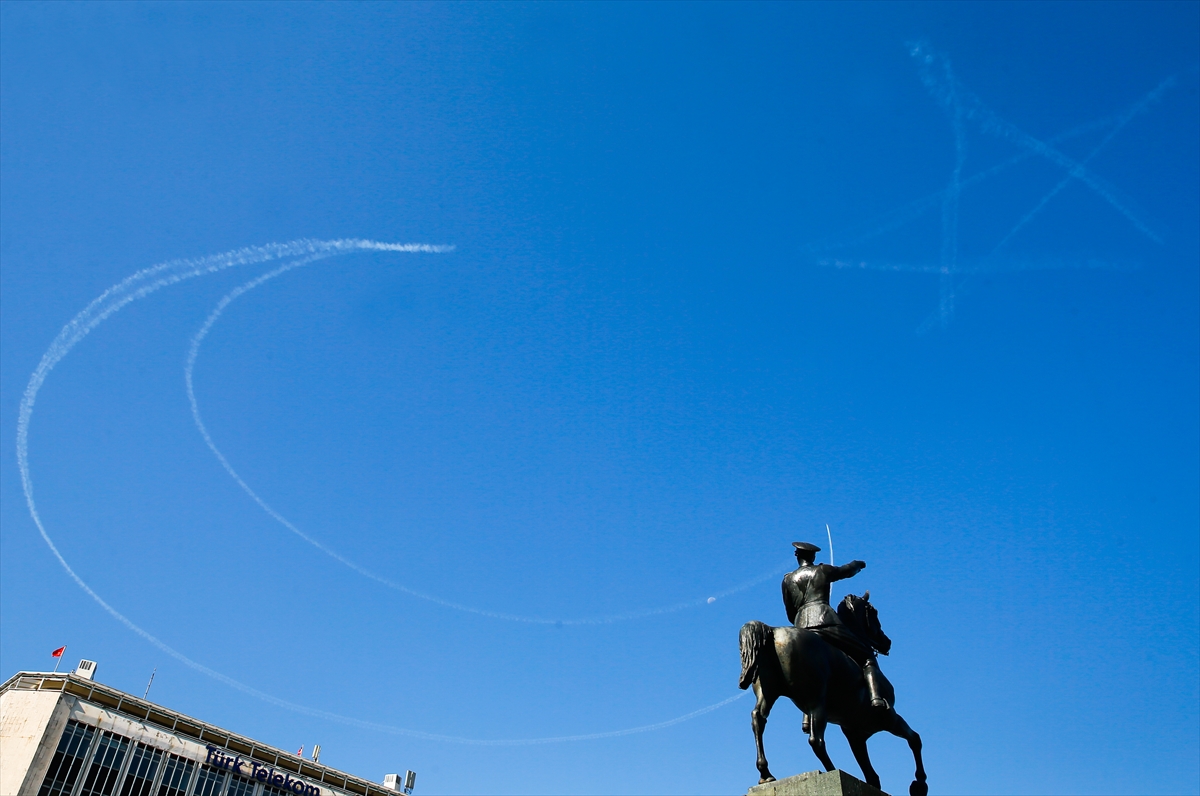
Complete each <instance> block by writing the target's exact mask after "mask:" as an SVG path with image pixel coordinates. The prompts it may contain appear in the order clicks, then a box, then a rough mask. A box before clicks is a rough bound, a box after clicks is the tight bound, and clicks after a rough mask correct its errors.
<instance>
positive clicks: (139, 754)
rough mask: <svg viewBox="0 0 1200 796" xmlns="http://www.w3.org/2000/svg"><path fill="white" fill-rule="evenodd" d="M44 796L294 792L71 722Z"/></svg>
mask: <svg viewBox="0 0 1200 796" xmlns="http://www.w3.org/2000/svg"><path fill="white" fill-rule="evenodd" d="M38 796H292V795H291V794H288V793H286V792H285V791H283V790H281V789H280V788H277V787H275V786H273V785H268V784H264V783H261V782H256V781H255V780H254V779H251V778H249V777H244V776H242V775H240V774H235V773H233V772H231V771H224V770H222V769H220V768H216V767H213V766H209V765H203V764H202V765H197V764H196V762H195V761H194V760H187V759H184V758H182V757H179V756H178V755H173V754H168V753H165V752H163V751H162V750H161V749H155V748H154V747H152V746H147V745H146V744H144V743H138V742H135V741H132V740H131V739H129V738H125V737H124V736H121V735H117V734H116V733H113V732H109V731H108V730H97V729H96V728H95V727H89V726H87V725H86V724H80V723H79V722H77V721H68V722H67V727H66V729H65V730H63V734H62V738H60V739H59V742H58V748H57V749H56V750H55V752H54V758H53V759H52V760H51V761H50V768H49V769H48V770H47V771H46V778H45V779H44V780H42V787H41V788H40V789H39V790H38Z"/></svg>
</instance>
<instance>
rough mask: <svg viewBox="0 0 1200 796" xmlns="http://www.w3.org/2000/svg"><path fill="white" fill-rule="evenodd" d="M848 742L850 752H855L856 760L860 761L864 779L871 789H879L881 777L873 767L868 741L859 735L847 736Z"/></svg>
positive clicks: (859, 765)
mask: <svg viewBox="0 0 1200 796" xmlns="http://www.w3.org/2000/svg"><path fill="white" fill-rule="evenodd" d="M846 740H847V741H848V742H849V744H850V751H851V752H854V759H855V760H857V761H858V767H859V768H860V769H862V773H863V779H864V780H866V782H867V784H868V785H870V786H871V787H873V788H878V787H879V775H878V774H876V773H875V769H874V768H873V767H872V766H871V756H870V755H869V754H867V739H866V738H864V737H862V736H858V735H856V736H851V735H846Z"/></svg>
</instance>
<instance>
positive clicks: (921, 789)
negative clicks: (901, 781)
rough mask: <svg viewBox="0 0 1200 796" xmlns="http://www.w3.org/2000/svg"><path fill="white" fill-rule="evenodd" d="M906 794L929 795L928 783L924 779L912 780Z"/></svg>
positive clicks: (914, 795) (910, 795)
mask: <svg viewBox="0 0 1200 796" xmlns="http://www.w3.org/2000/svg"><path fill="white" fill-rule="evenodd" d="M908 796H929V785H928V784H926V783H925V781H924V780H915V779H914V780H913V784H911V785H909V786H908Z"/></svg>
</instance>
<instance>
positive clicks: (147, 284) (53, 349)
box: [17, 239, 745, 746]
mask: <svg viewBox="0 0 1200 796" xmlns="http://www.w3.org/2000/svg"><path fill="white" fill-rule="evenodd" d="M453 248H454V247H452V246H432V245H429V244H424V243H407V244H399V243H378V242H375V241H370V240H361V239H343V240H332V241H316V240H307V239H305V240H297V241H292V242H290V243H279V244H269V245H266V246H252V247H247V248H243V249H238V250H235V251H232V252H226V253H224V254H217V255H213V256H211V257H203V258H199V259H190V260H172V261H170V262H166V263H161V264H159V265H156V266H152V267H150V268H145V269H143V270H141V271H138V272H137V273H135V274H133V275H132V276H129V277H128V278H126V279H124V280H123V281H121V282H119V283H117V284H116V285H113V286H112V287H110V288H109V289H108V290H106V291H104V292H103V293H102V294H100V296H99V297H97V298H96V299H95V300H93V301H92V302H91V303H90V304H88V306H87V307H85V308H84V309H83V310H82V311H81V312H80V313H79V314H77V315H76V316H75V317H74V318H72V319H71V321H70V322H69V323H68V324H67V325H66V326H64V327H63V329H62V331H61V332H59V333H58V336H57V337H55V338H54V341H53V342H52V343H51V344H50V347H49V348H48V349H47V350H46V353H45V354H43V355H42V358H41V361H40V362H38V366H37V368H35V369H34V371H33V374H32V375H31V376H30V377H29V383H28V384H27V385H26V387H25V393H24V395H22V397H21V406H20V412H19V414H18V419H17V467H18V469H19V470H20V473H21V488H22V490H23V491H24V494H25V503H26V506H27V507H28V509H29V515H30V517H32V518H33V522H34V525H36V526H37V529H38V533H39V534H40V535H41V537H42V540H43V541H44V542H45V543H46V546H47V547H49V548H50V552H51V553H52V554H53V555H54V557H55V559H57V560H58V563H59V564H60V565H61V566H62V568H63V570H64V571H66V573H67V575H68V576H70V578H71V580H73V581H75V584H76V585H77V586H79V588H81V589H82V590H83V591H84V592H85V593H86V594H87V595H88V596H89V597H91V598H92V599H93V600H94V601H95V602H96V604H97V605H99V606H100V607H101V608H103V609H104V611H105V612H106V613H108V614H109V615H110V616H112V617H113V618H114V619H116V620H117V621H118V622H120V623H121V624H122V625H124V626H125V627H126V628H128V629H129V630H131V631H132V632H134V633H136V634H137V635H138V636H140V637H142V638H143V639H145V640H146V641H147V642H149V643H150V644H151V645H153V646H154V647H156V648H157V649H159V650H161V651H162V652H164V653H166V654H167V655H169V656H171V657H172V658H174V659H175V660H177V661H179V662H180V663H182V664H184V665H185V666H187V667H188V668H190V669H192V670H194V671H197V672H200V673H201V674H204V675H206V676H208V677H211V678H212V679H214V680H217V681H218V682H220V683H223V684H225V685H227V686H229V687H231V688H234V689H236V690H238V691H241V692H242V693H244V694H248V695H250V696H253V697H256V698H257V699H261V700H263V701H264V702H268V703H270V704H272V705H276V706H278V707H281V708H285V709H287V710H290V711H293V712H296V713H301V714H304V715H308V716H314V717H317V718H322V719H326V720H329V721H335V722H338V723H340V724H347V725H351V726H355V727H361V728H364V729H370V730H375V731H379V732H387V733H391V734H395V735H405V736H408V737H412V738H421V739H425V740H431V741H444V742H448V743H461V744H474V745H485V746H522V745H532V744H547V743H562V742H567V741H587V740H598V739H601V738H615V737H619V736H623V735H632V734H635V733H641V732H650V731H652V730H658V729H663V728H665V727H670V726H672V725H675V724H679V723H681V722H685V721H688V720H689V719H693V718H696V717H697V716H702V715H704V714H705V713H709V712H711V711H714V710H717V709H718V708H721V707H724V706H725V705H727V704H729V703H730V702H733V701H734V700H736V699H738V698H740V697H742V696H744V695H745V694H744V692H743V693H739V694H737V695H735V696H732V697H729V698H728V699H725V700H722V701H721V702H717V703H714V704H712V705H708V706H706V707H703V708H700V709H698V710H694V711H692V712H691V713H687V714H684V715H683V716H677V717H675V718H673V719H668V720H667V721H662V722H658V723H655V724H646V725H642V726H638V727H629V728H626V729H621V730H610V731H608V732H599V733H589V734H584V735H563V736H555V737H546V738H518V739H511V740H492V739H481V738H465V737H461V736H455V735H440V734H437V733H429V732H422V731H420V730H411V729H407V728H404V727H396V726H393V725H389V724H379V723H376V722H370V721H364V720H362V719H356V718H353V717H350V716H343V715H341V714H338V713H331V712H329V711H324V710H318V709H316V708H310V707H307V706H305V705H300V704H297V703H295V702H290V701H288V700H286V699H281V698H279V697H277V696H274V695H272V694H268V693H266V692H265V691H260V690H258V689H257V688H253V687H252V686H249V685H246V684H245V683H242V682H240V681H238V680H235V679H233V678H232V677H230V676H228V675H226V674H223V673H221V672H218V671H217V670H215V669H211V668H209V667H208V666H205V665H204V664H202V663H200V662H199V661H195V660H192V659H191V658H189V657H188V656H186V655H184V654H183V653H182V652H179V651H178V650H176V649H175V648H174V647H172V646H170V645H169V644H167V643H166V642H164V641H162V640H161V639H159V638H158V637H157V636H155V635H153V634H152V633H150V632H149V631H147V630H145V629H143V628H142V627H140V626H139V625H137V624H135V623H134V622H133V621H132V620H131V619H129V618H128V617H127V616H125V615H124V614H122V613H121V612H120V611H118V610H117V609H116V608H114V607H113V606H112V605H110V604H109V603H108V602H106V601H105V600H104V598H102V597H101V596H100V595H99V594H97V593H96V591H95V590H94V589H92V587H91V586H89V585H88V584H87V582H86V581H84V580H83V578H81V577H80V576H79V574H78V573H77V572H76V571H75V570H74V569H73V568H72V567H71V565H70V564H69V563H67V560H66V559H65V558H64V557H63V555H62V553H61V552H60V551H59V549H58V546H57V545H55V544H54V540H53V539H51V538H50V534H49V533H47V531H46V527H45V525H44V524H43V523H42V518H41V515H40V514H39V513H38V509H37V503H36V502H35V500H34V496H33V479H32V477H31V475H30V471H29V423H30V420H31V419H32V417H33V408H34V405H35V403H36V402H37V396H38V392H39V391H40V390H41V388H42V385H43V384H45V382H46V378H47V377H48V376H49V375H50V371H52V370H53V369H54V367H55V366H56V365H57V364H58V363H59V362H61V361H62V359H63V358H64V357H65V356H66V355H67V354H69V353H70V352H71V349H73V348H74V347H75V346H76V345H78V344H79V342H80V341H81V340H83V338H85V337H87V336H88V334H90V333H91V332H92V330H94V329H95V328H96V327H97V326H99V325H100V324H101V323H103V322H104V321H105V320H107V319H108V318H109V317H111V316H112V315H113V314H114V313H116V312H118V311H119V310H121V309H122V308H123V307H125V306H126V305H128V304H130V303H131V302H134V301H137V300H138V299H140V298H144V297H146V296H148V295H150V294H151V293H154V292H155V291H157V290H159V289H161V288H164V287H167V286H168V285H173V284H175V283H177V282H182V281H184V280H187V279H192V278H194V277H197V276H203V275H205V274H211V273H216V272H217V271H222V270H224V269H226V268H230V267H233V266H237V265H253V264H256V263H262V262H269V261H271V260H278V259H283V258H287V257H298V258H300V259H299V260H297V261H295V262H293V263H290V264H289V265H288V266H286V267H284V268H283V269H280V268H277V269H275V271H274V272H271V274H275V273H276V272H278V273H282V272H283V271H284V270H287V268H291V267H296V266H298V265H301V264H304V263H309V262H313V261H316V260H319V259H323V258H326V257H333V256H336V255H339V254H345V253H349V252H354V251H380V252H413V253H430V254H432V253H440V252H448V251H452V250H453ZM267 278H270V277H269V276H267ZM260 283H261V282H260ZM247 289H249V288H247ZM243 292H244V291H243ZM230 300H232V298H230Z"/></svg>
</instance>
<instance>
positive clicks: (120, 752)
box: [79, 730, 129, 796]
mask: <svg viewBox="0 0 1200 796" xmlns="http://www.w3.org/2000/svg"><path fill="white" fill-rule="evenodd" d="M128 749H129V739H128V738H123V737H121V736H120V735H116V734H115V733H111V732H108V731H107V730H105V731H104V732H102V733H100V740H99V741H97V742H96V751H95V752H94V753H93V754H92V767H91V768H89V769H88V775H87V780H86V781H85V782H84V783H83V790H82V791H80V792H79V796H113V792H114V791H115V790H116V789H117V774H119V773H120V771H121V763H123V762H125V752H126V751H127V750H128Z"/></svg>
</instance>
